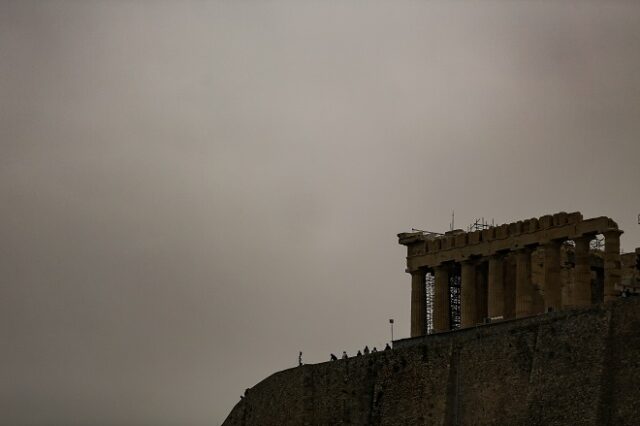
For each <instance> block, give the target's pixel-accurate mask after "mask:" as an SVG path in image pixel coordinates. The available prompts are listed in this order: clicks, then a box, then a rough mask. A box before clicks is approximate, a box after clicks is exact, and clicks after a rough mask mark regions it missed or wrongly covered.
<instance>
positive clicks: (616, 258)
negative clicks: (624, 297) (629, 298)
mask: <svg viewBox="0 0 640 426" xmlns="http://www.w3.org/2000/svg"><path fill="white" fill-rule="evenodd" d="M620 234H622V231H620V230H618V229H615V230H610V231H607V232H605V233H604V301H605V302H610V301H612V300H615V298H616V297H617V290H616V287H620V278H621V264H620Z"/></svg>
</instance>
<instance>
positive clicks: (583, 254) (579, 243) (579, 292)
mask: <svg viewBox="0 0 640 426" xmlns="http://www.w3.org/2000/svg"><path fill="white" fill-rule="evenodd" d="M592 239H593V237H592V236H590V235H589V236H583V237H580V238H576V239H575V240H574V241H575V243H576V249H575V264H576V266H575V280H574V285H573V294H572V298H571V299H572V300H571V306H576V307H582V306H589V305H591V265H590V264H589V246H590V243H591V240H592Z"/></svg>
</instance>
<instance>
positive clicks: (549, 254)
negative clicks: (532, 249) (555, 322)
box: [543, 241, 562, 312]
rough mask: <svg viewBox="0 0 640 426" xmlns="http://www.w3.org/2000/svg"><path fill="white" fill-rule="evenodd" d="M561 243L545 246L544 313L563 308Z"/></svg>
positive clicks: (553, 242)
mask: <svg viewBox="0 0 640 426" xmlns="http://www.w3.org/2000/svg"><path fill="white" fill-rule="evenodd" d="M561 245H562V243H561V242H560V241H551V242H549V243H547V244H545V245H544V272H543V273H544V278H543V280H544V281H543V282H544V287H543V288H544V311H545V312H549V311H554V312H556V311H559V310H560V309H561V308H562V281H561V279H560V246H561Z"/></svg>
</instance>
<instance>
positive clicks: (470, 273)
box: [460, 261, 478, 327]
mask: <svg viewBox="0 0 640 426" xmlns="http://www.w3.org/2000/svg"><path fill="white" fill-rule="evenodd" d="M461 266H462V268H461V283H460V287H461V288H460V292H461V294H460V304H461V307H460V317H461V318H460V326H461V327H472V326H474V325H476V323H477V321H478V295H477V292H476V265H475V263H474V262H472V261H466V262H462V265H461Z"/></svg>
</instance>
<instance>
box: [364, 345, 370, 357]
mask: <svg viewBox="0 0 640 426" xmlns="http://www.w3.org/2000/svg"><path fill="white" fill-rule="evenodd" d="M363 352H364V354H365V355H369V346H365V347H364V351H363Z"/></svg>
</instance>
